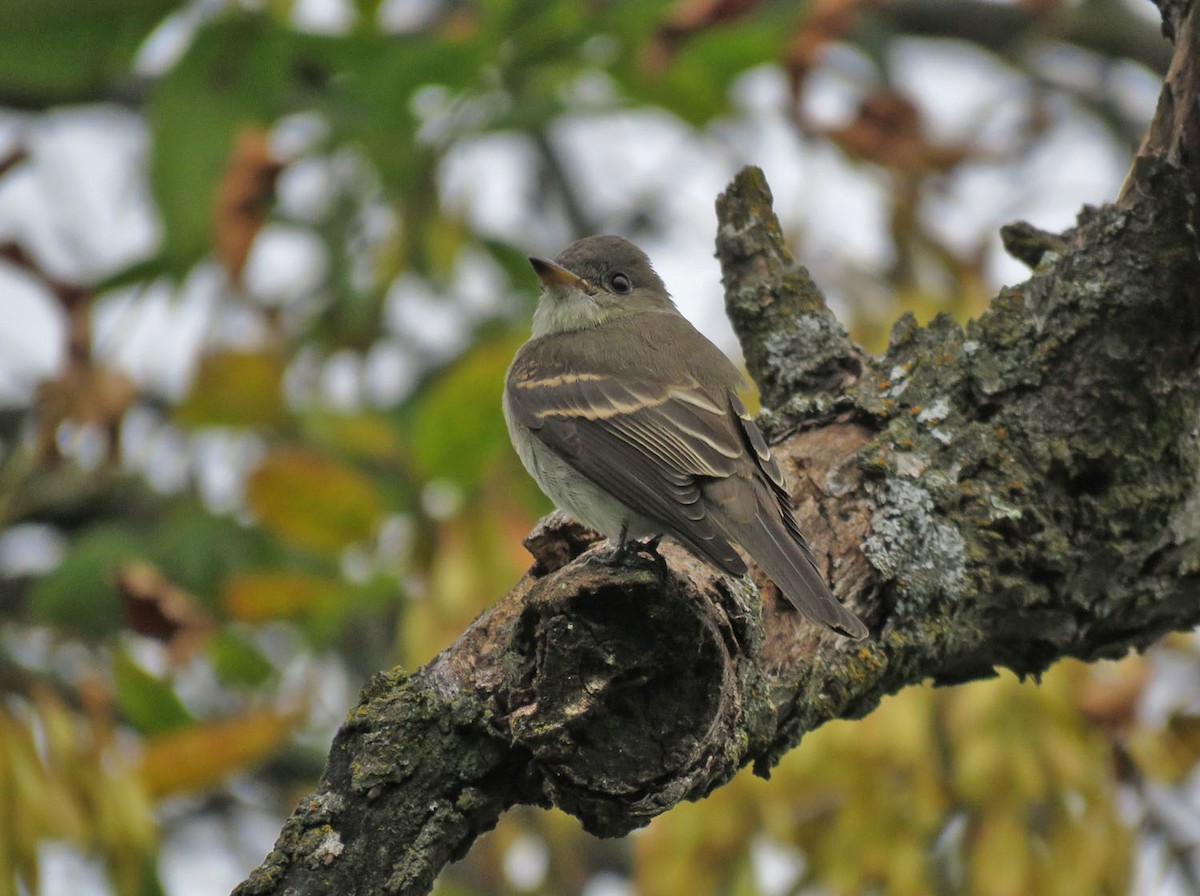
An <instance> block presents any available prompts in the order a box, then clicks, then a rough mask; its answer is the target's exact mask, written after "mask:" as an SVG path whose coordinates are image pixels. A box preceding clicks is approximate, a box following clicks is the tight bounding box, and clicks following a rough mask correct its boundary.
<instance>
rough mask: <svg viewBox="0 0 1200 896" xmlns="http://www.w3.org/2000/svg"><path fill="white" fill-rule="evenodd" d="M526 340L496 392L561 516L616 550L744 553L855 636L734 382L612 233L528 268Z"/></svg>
mask: <svg viewBox="0 0 1200 896" xmlns="http://www.w3.org/2000/svg"><path fill="white" fill-rule="evenodd" d="M529 261H530V264H532V265H533V269H534V271H535V272H536V273H537V276H538V278H539V279H540V280H541V281H542V286H543V289H542V295H541V299H540V301H539V303H538V307H537V310H536V311H535V312H534V315H533V337H532V338H531V339H530V340H529V341H528V342H526V343H525V344H524V345H523V346H522V347H521V349H520V350H519V351H518V352H517V355H516V358H514V359H513V362H512V366H511V367H509V370H508V377H507V381H506V383H505V389H504V418H505V421H506V422H507V424H508V432H509V436H510V437H511V438H512V442H513V446H514V447H515V448H516V450H517V454H519V455H520V457H521V462H522V463H523V464H524V465H525V469H527V470H528V471H529V473H530V475H532V476H533V478H534V479H535V480H537V483H538V485H539V486H540V487H541V489H542V491H543V492H545V493H546V495H547V497H549V498H550V500H552V501H553V502H554V503H555V504H556V505H557V506H558V507H559V508H560V509H561V510H564V511H566V512H567V513H568V514H570V515H571V516H573V517H575V518H576V519H578V520H579V521H580V522H581V523H584V524H585V525H587V526H590V527H591V528H593V529H596V530H598V531H599V532H602V533H603V534H605V535H607V536H608V537H609V538H613V539H615V540H616V541H617V555H618V556H623V555H624V553H625V551H626V550H627V544H628V542H629V541H630V540H632V539H641V538H646V537H652V538H658V537H661V536H664V535H665V536H669V537H670V538H673V539H675V540H676V541H678V542H680V543H681V544H683V545H684V546H686V547H687V548H689V549H690V550H691V551H693V552H694V553H696V554H698V555H699V556H700V557H703V558H704V559H705V560H708V561H709V562H711V563H713V564H715V565H716V566H718V567H720V568H721V569H722V570H724V571H725V572H726V573H729V574H731V575H744V574H745V572H746V563H745V561H744V560H743V559H742V557H741V556H740V555H739V554H738V552H737V550H736V549H735V547H734V545H737V546H740V547H741V548H742V549H743V550H744V551H745V552H746V553H747V554H749V555H750V557H752V558H753V559H754V561H755V562H756V563H758V565H759V566H761V567H762V569H763V570H764V571H765V572H766V574H767V575H768V576H770V577H771V579H772V580H773V581H774V582H775V584H776V585H778V586H779V588H780V590H781V591H782V592H783V594H784V595H785V596H786V597H787V598H788V599H789V600H790V601H791V602H792V603H793V604H794V605H795V606H796V608H797V609H798V610H800V612H801V613H803V614H804V615H805V616H807V617H808V618H810V619H812V620H814V621H816V622H819V623H822V624H824V625H827V626H829V627H830V628H832V629H834V630H836V631H838V632H841V633H842V634H844V635H848V636H850V637H851V638H855V639H861V638H865V637H866V636H867V627H866V626H865V625H863V623H862V621H861V620H860V619H859V618H858V617H857V616H855V615H854V614H853V613H850V612H849V611H848V610H846V609H845V608H844V607H843V606H842V605H841V604H840V603H838V601H837V599H836V598H834V596H833V594H832V593H831V592H830V590H829V587H828V586H827V585H826V584H825V580H824V579H823V578H822V576H821V574H820V572H819V571H818V570H817V567H816V563H815V561H814V559H813V555H812V551H811V550H809V547H808V545H807V544H806V543H805V541H804V536H803V535H801V533H800V529H799V526H798V525H797V523H796V518H795V516H794V515H793V513H792V509H791V504H790V499H789V496H788V492H787V490H786V488H785V487H784V482H783V475H782V473H781V472H780V469H779V465H778V464H777V463H776V462H775V460H774V458H772V457H771V452H770V449H769V448H768V447H767V444H766V442H765V440H764V439H763V437H762V434H761V433H760V432H759V430H758V427H757V426H755V424H754V421H753V420H751V419H750V415H749V414H748V413H747V412H746V409H745V407H743V405H742V403H741V401H740V400H739V399H738V397H737V390H738V389H739V388H740V387H741V386H742V385H743V383H744V381H743V379H742V375H741V373H739V372H738V369H737V368H736V367H734V366H733V364H732V363H731V362H730V361H729V359H728V358H726V357H725V355H724V354H722V352H721V351H720V349H718V348H717V347H716V346H715V345H713V344H712V343H711V342H709V341H708V339H706V338H705V337H704V336H702V335H701V334H700V332H699V331H698V330H696V329H695V327H693V326H692V325H691V324H690V323H688V321H687V319H686V318H684V317H683V315H681V314H680V313H679V311H678V310H677V309H676V308H675V303H674V302H672V301H671V297H670V295H668V293H667V289H666V286H664V285H663V282H662V280H661V279H660V278H659V276H658V274H656V273H655V272H654V269H653V268H652V267H651V266H650V259H649V258H647V257H646V255H645V253H644V252H642V250H641V249H639V248H638V247H637V246H635V245H633V244H632V243H630V242H629V241H627V240H625V239H622V238H621V237H618V236H591V237H587V238H586V239H582V240H579V241H578V242H575V243H572V244H571V245H570V246H569V247H567V249H566V250H565V251H564V252H563V253H562V254H561V255H559V256H558V258H557V259H556V260H555V261H547V260H546V259H543V258H530V259H529Z"/></svg>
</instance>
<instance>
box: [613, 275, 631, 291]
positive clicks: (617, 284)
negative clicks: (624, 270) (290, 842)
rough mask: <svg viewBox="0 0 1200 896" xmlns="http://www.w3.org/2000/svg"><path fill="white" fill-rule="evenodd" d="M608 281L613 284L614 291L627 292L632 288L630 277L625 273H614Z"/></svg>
mask: <svg viewBox="0 0 1200 896" xmlns="http://www.w3.org/2000/svg"><path fill="white" fill-rule="evenodd" d="M608 282H609V284H610V285H611V286H612V290H613V292H619V293H627V292H629V290H630V289H631V288H632V287H631V285H630V283H629V278H628V277H626V276H625V275H624V274H613V275H612V279H611V280H609V281H608Z"/></svg>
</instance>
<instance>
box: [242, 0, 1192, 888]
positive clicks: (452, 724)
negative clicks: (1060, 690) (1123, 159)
mask: <svg viewBox="0 0 1200 896" xmlns="http://www.w3.org/2000/svg"><path fill="white" fill-rule="evenodd" d="M1196 18H1197V12H1196V10H1195V8H1194V5H1190V4H1189V5H1188V6H1187V9H1186V10H1185V11H1184V12H1183V13H1181V14H1179V15H1178V17H1177V18H1176V19H1175V21H1174V22H1173V33H1174V34H1175V35H1176V36H1177V38H1180V36H1181V35H1183V34H1184V33H1185V32H1187V33H1190V34H1195V28H1196ZM1188 29H1191V30H1190V31H1189V30H1188ZM1187 46H1190V44H1189V41H1188V40H1187V39H1182V38H1180V39H1179V40H1178V43H1177V47H1176V49H1177V52H1182V51H1183V48H1185V47H1187ZM1183 67H1184V68H1185V69H1186V70H1187V71H1191V72H1192V73H1193V75H1192V76H1193V77H1194V76H1195V66H1190V67H1189V66H1186V65H1185V66H1183ZM1194 87H1195V85H1194V84H1193V85H1191V87H1189V88H1188V89H1193V88H1194ZM1159 113H1160V116H1161V115H1166V114H1170V115H1173V116H1176V117H1175V118H1173V119H1172V121H1176V120H1178V121H1182V122H1183V126H1182V132H1184V133H1193V132H1194V127H1195V125H1194V122H1195V121H1196V116H1197V115H1198V114H1200V112H1198V110H1197V109H1196V107H1195V106H1194V105H1189V106H1188V107H1187V108H1186V109H1185V110H1184V112H1183V113H1182V116H1181V117H1180V113H1179V112H1178V109H1177V108H1173V110H1168V111H1164V107H1163V106H1162V105H1160V109H1159ZM1155 126H1156V127H1159V128H1161V129H1166V130H1168V131H1169V127H1168V125H1167V124H1165V123H1163V122H1160V121H1156V125H1155ZM1173 133H1174V132H1173ZM1171 145H1175V144H1171ZM1184 148H1185V149H1187V146H1186V145H1185V147H1184ZM1196 160H1197V156H1196V154H1195V153H1193V152H1192V151H1191V150H1190V149H1188V150H1187V152H1183V153H1180V152H1176V153H1174V154H1172V151H1171V150H1170V148H1169V147H1166V148H1164V147H1163V146H1162V145H1161V144H1156V143H1152V144H1150V148H1148V149H1146V150H1145V152H1144V154H1143V156H1142V157H1141V158H1139V160H1138V162H1137V163H1136V165H1135V168H1134V171H1133V173H1132V174H1131V184H1132V186H1131V187H1129V188H1128V189H1126V190H1125V191H1124V193H1123V195H1122V198H1121V202H1120V203H1119V204H1118V205H1114V206H1108V207H1105V208H1102V209H1098V210H1097V209H1088V210H1085V212H1084V213H1083V214H1082V215H1081V216H1080V220H1079V222H1078V225H1077V226H1076V227H1075V228H1074V229H1072V230H1071V231H1069V232H1068V233H1065V234H1063V235H1061V236H1054V235H1043V236H1045V237H1046V238H1045V239H1042V240H1041V241H1040V242H1038V245H1037V246H1033V247H1031V246H1029V245H1028V240H1027V239H1024V238H1022V239H1018V240H1017V241H1016V242H1014V245H1019V246H1020V252H1021V257H1026V258H1028V259H1030V260H1034V261H1035V262H1036V264H1037V267H1036V269H1035V271H1034V273H1033V276H1032V277H1031V278H1030V279H1029V280H1028V281H1027V282H1026V283H1024V284H1021V285H1020V286H1018V287H1014V288H1010V289H1006V290H1004V291H1002V292H1001V294H1000V295H999V296H998V297H997V298H996V299H995V300H994V302H993V303H992V306H991V307H990V309H989V310H988V311H987V313H985V314H984V315H983V316H982V317H980V318H979V319H978V320H976V321H973V322H971V323H970V324H968V325H967V326H966V327H965V328H963V327H960V326H959V325H958V324H956V323H955V322H954V321H952V320H951V319H950V318H948V317H944V316H943V317H939V318H937V319H935V320H934V321H933V322H932V323H931V324H930V325H929V326H928V327H924V328H922V327H918V326H917V325H916V323H915V322H914V321H913V319H912V318H911V317H906V318H904V319H902V320H901V321H900V322H899V323H898V324H897V325H896V328H895V331H894V333H893V337H892V342H891V346H890V347H889V349H888V351H887V352H886V354H885V355H884V356H883V357H882V358H878V359H872V358H869V357H867V356H865V355H864V354H862V353H861V352H860V351H859V350H858V349H856V348H855V347H854V346H852V345H851V344H850V343H849V341H848V340H847V338H846V335H845V332H844V330H843V328H842V327H841V326H840V325H839V324H838V323H837V321H836V320H835V319H834V318H833V317H832V315H831V314H830V312H829V311H828V309H827V308H826V307H825V305H824V303H823V301H822V300H821V297H820V294H819V292H818V291H817V290H816V287H815V286H814V285H813V284H812V282H811V280H810V279H809V278H808V276H807V274H806V273H804V272H803V270H802V269H801V268H800V267H798V266H797V265H796V264H795V262H794V261H793V260H792V259H791V257H790V255H789V254H788V252H787V250H786V248H785V247H784V246H783V243H782V239H781V236H780V231H779V226H778V222H777V221H776V220H775V218H774V215H773V213H772V212H771V208H770V195H769V192H768V191H767V188H766V184H765V181H764V180H763V178H762V175H761V173H760V172H758V171H756V170H754V169H749V170H747V171H745V172H743V173H742V174H741V175H739V176H738V178H737V179H736V180H735V181H734V183H733V184H732V185H731V186H730V188H729V190H728V191H727V192H726V194H725V195H724V196H723V197H722V198H721V200H720V203H719V206H718V208H719V217H720V231H719V236H718V255H719V257H720V259H721V262H722V266H723V270H724V277H725V285H726V291H727V300H728V304H729V310H730V315H731V317H732V318H733V320H734V324H735V327H736V329H737V331H738V333H739V336H740V338H741V339H742V342H743V347H744V350H745V355H746V358H747V361H748V363H749V365H750V369H751V372H752V374H753V375H754V376H755V378H756V379H758V381H759V382H760V384H761V385H762V387H763V393H764V396H766V397H767V400H768V403H769V404H771V405H772V408H771V410H770V411H769V412H768V413H767V414H766V415H765V416H764V423H765V424H767V426H768V428H769V430H770V431H771V432H772V433H773V434H774V436H775V438H776V439H777V440H780V439H781V441H778V444H777V446H776V450H777V452H778V454H779V456H780V458H781V463H782V465H783V466H784V467H785V469H786V471H787V475H788V476H789V479H790V481H791V483H792V485H793V489H794V491H795V493H796V503H797V511H798V516H799V518H800V521H801V524H802V526H803V528H804V531H805V532H806V533H808V534H809V537H810V540H811V541H812V542H813V543H814V545H815V546H816V547H817V549H818V553H819V557H820V559H821V560H822V562H823V563H824V564H825V566H826V567H827V572H828V573H829V574H830V578H831V580H832V581H833V583H834V587H835V589H836V590H837V591H838V593H839V595H840V596H842V597H843V599H844V600H845V601H846V602H847V603H848V604H850V605H851V606H852V607H853V608H854V609H855V610H856V611H857V612H859V613H860V614H861V615H862V616H863V617H864V618H865V619H866V620H867V621H868V623H869V624H870V626H871V629H872V636H871V638H870V639H869V640H868V641H867V642H864V643H863V644H859V645H855V644H850V643H849V642H847V641H846V640H845V639H841V638H838V637H836V636H834V635H832V634H829V633H826V632H824V631H820V630H818V629H817V628H816V627H814V626H812V625H810V624H808V623H807V622H805V621H804V620H803V619H800V618H798V617H797V615H796V614H795V613H793V612H790V611H789V610H788V609H787V608H786V606H781V605H780V603H779V602H778V601H777V600H776V599H775V597H774V595H773V588H772V586H770V585H769V583H767V582H765V581H764V580H762V579H761V578H756V582H757V584H758V585H759V586H760V588H761V591H760V592H757V593H756V591H755V589H754V588H752V587H751V585H750V583H749V582H747V581H734V580H729V579H726V578H724V577H722V576H720V575H718V574H717V573H716V571H715V570H714V569H713V568H711V567H709V566H706V565H705V564H703V563H702V562H701V561H699V560H697V559H696V558H694V557H692V556H691V555H690V554H688V553H687V552H686V551H683V550H681V549H673V548H670V547H667V548H665V549H664V556H665V558H666V565H665V567H664V568H662V569H660V568H656V567H654V566H652V565H642V564H633V565H631V566H626V567H620V568H616V569H614V568H611V567H608V566H606V565H603V564H600V563H597V562H595V556H594V554H592V553H590V552H589V551H588V550H587V548H588V546H589V545H590V543H591V540H592V536H591V535H590V534H589V533H586V532H584V531H583V530H581V529H579V528H578V527H576V526H574V525H573V524H570V523H568V522H566V521H565V520H564V519H563V518H562V517H560V516H558V515H552V516H551V517H548V518H547V520H545V521H543V523H542V524H541V526H540V527H539V529H538V530H537V531H536V532H535V533H534V534H533V535H532V536H531V537H530V539H529V540H528V542H527V544H528V545H529V547H530V549H531V551H532V552H533V553H534V555H535V557H536V559H537V563H536V565H535V566H534V568H533V569H532V570H531V571H530V573H529V574H528V575H526V576H525V577H524V578H523V579H522V580H521V582H520V583H518V584H517V586H516V587H515V588H514V589H513V591H512V592H510V593H509V595H508V596H507V597H506V598H505V599H504V600H502V601H501V602H500V603H499V604H498V605H497V606H495V607H493V608H492V609H491V610H489V611H488V612H486V613H485V614H484V615H482V616H481V617H480V618H479V619H478V620H477V621H476V622H475V623H474V624H473V625H472V626H471V627H470V628H469V629H468V630H467V631H466V632H465V633H464V634H463V635H462V637H461V638H460V639H459V640H458V641H457V642H456V643H455V644H454V645H453V646H451V647H450V648H448V649H447V650H446V651H445V652H443V653H442V654H441V655H440V656H438V657H437V658H436V659H435V660H433V661H432V662H431V663H430V664H429V665H427V666H426V667H424V668H423V669H421V670H419V671H418V672H416V673H414V674H412V675H410V676H407V677H406V676H404V675H402V674H400V673H398V672H395V673H390V674H386V675H380V676H377V677H376V679H375V680H374V681H373V682H372V683H371V684H370V685H369V686H368V688H367V689H366V690H365V691H364V694H363V697H362V699H361V701H360V704H359V706H358V707H357V708H356V709H355V710H354V711H353V712H352V713H351V715H350V717H349V719H348V720H347V722H346V724H345V725H344V726H343V728H342V730H341V731H340V732H339V734H338V736H337V738H336V740H335V742H334V745H333V750H332V752H331V754H330V759H329V766H328V768H327V769H326V772H325V774H324V776H323V777H322V780H321V782H320V785H319V786H318V790H317V792H316V793H315V794H314V795H313V796H312V797H310V798H309V799H307V800H305V801H304V802H303V803H302V804H301V805H300V807H299V808H298V809H297V810H296V812H295V814H294V815H293V816H292V818H291V819H290V820H289V821H288V823H287V825H286V827H285V828H284V831H283V834H282V835H281V837H280V840H279V842H278V844H277V846H276V849H275V850H274V851H273V852H272V853H271V855H270V856H269V857H268V858H267V860H266V862H265V863H264V864H263V865H262V866H261V867H260V868H259V869H257V870H256V871H255V872H254V874H253V875H252V876H251V877H250V879H249V880H248V881H247V882H246V883H244V884H243V885H242V886H241V887H240V888H239V890H238V892H239V893H242V894H268V893H285V892H286V893H290V894H305V893H339V894H350V893H375V892H388V893H424V892H427V891H428V889H429V887H430V886H431V883H432V880H433V878H434V875H435V874H436V873H437V871H438V870H439V869H440V868H441V867H442V866H443V865H444V864H445V863H446V862H447V861H449V860H451V859H452V858H454V857H456V856H458V855H461V854H462V853H463V852H464V851H465V850H466V849H467V848H468V847H469V845H470V843H471V842H472V840H473V839H474V838H475V837H476V836H477V835H478V834H479V833H481V832H482V831H484V830H486V829H488V828H490V827H491V826H492V825H493V824H494V823H495V821H496V819H497V818H498V816H499V814H500V813H501V812H502V811H503V810H504V809H505V808H506V807H508V806H510V805H513V804H515V803H519V802H521V803H532V804H536V805H548V804H554V805H558V806H560V807H562V808H563V809H565V810H567V811H569V812H571V813H573V814H575V815H576V816H577V817H578V818H579V819H580V821H581V822H582V823H583V825H584V826H585V827H586V828H588V829H589V830H591V831H593V832H595V833H599V834H605V835H615V834H621V833H624V832H625V831H628V830H630V829H632V828H635V827H637V826H639V825H642V824H645V823H646V822H647V821H648V820H649V819H650V818H652V817H653V816H655V815H657V814H659V813H661V812H663V811H665V810H666V809H668V808H670V807H671V806H673V805H675V804H676V803H678V802H679V801H680V800H683V799H697V798H700V797H702V796H704V795H705V794H706V793H708V792H709V791H711V790H712V789H713V788H715V787H718V786H720V785H721V784H723V783H725V782H726V781H727V780H729V778H730V777H732V775H733V774H734V773H735V772H736V771H737V769H738V768H740V767H741V766H743V765H746V764H749V763H752V764H753V765H754V767H755V770H756V771H757V772H759V773H761V774H766V773H767V771H768V770H769V769H770V768H771V766H772V765H773V764H774V763H775V762H776V761H777V760H778V758H779V757H780V756H781V755H782V754H783V753H784V752H786V751H787V750H789V749H791V748H792V747H793V746H795V744H796V743H797V742H798V741H799V740H800V738H801V736H802V735H803V734H804V733H805V732H807V731H810V730H812V729H813V728H815V727H816V726H818V725H820V724H821V723H823V722H824V721H826V720H828V719H831V718H835V717H856V716H861V715H863V714H865V713H866V712H869V711H870V710H871V708H872V707H873V706H875V704H876V703H877V702H878V700H879V699H880V697H881V696H882V695H884V694H886V693H889V692H892V691H895V690H897V689H899V688H901V687H903V686H905V685H907V684H911V683H914V682H919V681H922V680H926V679H933V680H935V681H938V682H956V681H963V680H967V679H970V678H977V677H983V676H988V675H991V674H993V669H994V668H995V667H996V666H998V665H1004V666H1008V667H1009V668H1012V669H1014V670H1015V671H1017V672H1018V673H1021V674H1034V675H1036V674H1038V673H1039V672H1041V671H1042V670H1044V669H1045V668H1046V667H1047V666H1048V665H1050V664H1051V663H1052V662H1054V661H1055V660H1056V659H1058V658H1060V657H1064V656H1077V657H1081V658H1084V659H1094V658H1098V657H1106V656H1118V655H1120V654H1122V653H1123V652H1125V651H1126V650H1128V649H1129V648H1130V647H1135V648H1139V647H1143V646H1145V645H1148V644H1150V643H1152V642H1153V641H1154V640H1155V639H1157V638H1158V637H1160V636H1161V635H1162V634H1164V633H1166V632H1168V631H1171V630H1173V629H1187V628H1191V627H1193V626H1195V625H1196V624H1197V623H1198V622H1200V588H1198V584H1200V485H1198V483H1200V475H1198V474H1200V371H1198V370H1197V367H1198V366H1200V361H1198V359H1200V287H1198V284H1200V261H1198V251H1197V250H1198V246H1197V241H1196V235H1195V233H1196V231H1195V230H1194V229H1193V228H1192V226H1191V224H1192V220H1193V215H1194V213H1195V212H1194V210H1195V204H1196V183H1197V181H1196V178H1195V171H1194V167H1195V165H1196V164H1197V161H1196ZM1018 231H1019V232H1016V233H1015V237H1021V235H1022V234H1026V236H1027V235H1028V233H1033V234H1036V231H1035V230H1034V229H1032V228H1030V229H1029V230H1028V231H1025V230H1024V229H1018ZM1035 241H1036V240H1035ZM760 593H761V594H762V595H763V597H762V599H760V598H759V594H760Z"/></svg>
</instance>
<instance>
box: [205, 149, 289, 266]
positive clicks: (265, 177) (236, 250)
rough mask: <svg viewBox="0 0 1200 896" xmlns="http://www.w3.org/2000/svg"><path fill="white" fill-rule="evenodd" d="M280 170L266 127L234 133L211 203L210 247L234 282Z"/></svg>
mask: <svg viewBox="0 0 1200 896" xmlns="http://www.w3.org/2000/svg"><path fill="white" fill-rule="evenodd" d="M282 170H283V164H282V163H281V162H280V161H279V160H278V159H276V158H275V157H274V156H273V155H272V153H271V147H270V142H269V134H268V133H267V131H266V130H264V129H263V128H260V127H254V128H249V129H247V130H244V131H242V133H241V134H240V135H238V139H237V142H236V144H235V145H234V148H233V154H232V155H231V156H230V158H229V164H228V165H227V166H226V167H225V174H224V176H223V177H222V178H221V183H220V186H219V187H218V188H217V195H216V199H215V202H214V205H213V232H214V237H213V238H214V240H215V243H216V245H215V246H214V249H215V250H216V255H217V260H218V261H220V263H221V265H222V266H223V267H224V268H225V273H226V274H227V275H228V276H229V280H230V282H231V283H233V284H234V285H239V284H240V283H241V282H242V271H243V269H244V268H245V266H246V259H247V258H248V257H249V255H250V246H251V245H252V244H253V243H254V237H255V236H257V235H258V232H259V230H261V229H262V226H263V224H264V223H265V222H266V218H267V208H268V206H269V205H270V203H271V198H272V196H273V194H274V191H275V181H276V179H277V178H278V177H279V172H280V171H282Z"/></svg>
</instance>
